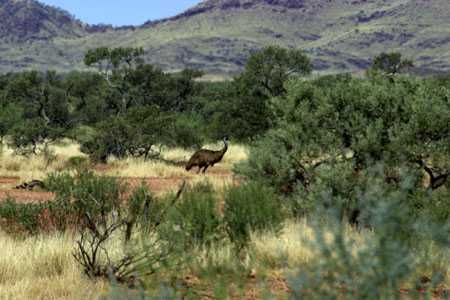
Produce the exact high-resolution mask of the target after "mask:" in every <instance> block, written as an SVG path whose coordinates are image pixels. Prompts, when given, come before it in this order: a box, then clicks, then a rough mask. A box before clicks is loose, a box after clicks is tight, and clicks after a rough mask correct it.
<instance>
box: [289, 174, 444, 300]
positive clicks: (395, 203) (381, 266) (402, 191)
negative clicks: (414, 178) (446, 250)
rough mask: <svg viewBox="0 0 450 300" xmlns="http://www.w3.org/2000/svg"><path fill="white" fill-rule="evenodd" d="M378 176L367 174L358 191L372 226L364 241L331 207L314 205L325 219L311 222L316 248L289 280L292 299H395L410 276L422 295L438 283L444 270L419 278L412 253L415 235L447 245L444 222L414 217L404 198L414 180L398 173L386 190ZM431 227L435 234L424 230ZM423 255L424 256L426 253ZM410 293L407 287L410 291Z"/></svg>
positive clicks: (416, 262)
mask: <svg viewBox="0 0 450 300" xmlns="http://www.w3.org/2000/svg"><path fill="white" fill-rule="evenodd" d="M377 177H378V176H374V177H371V179H370V180H369V182H368V184H367V185H366V190H365V191H361V193H360V197H361V200H362V202H364V203H366V205H367V207H366V208H367V212H368V217H369V218H370V226H372V228H373V234H366V235H365V236H364V241H363V242H361V241H359V242H358V241H357V240H356V239H355V238H354V236H355V233H354V232H351V231H350V232H349V230H348V229H346V226H345V225H343V224H342V223H339V213H338V212H336V211H335V210H334V207H330V208H329V209H328V210H324V209H323V208H318V213H319V214H320V215H322V216H323V215H326V216H327V224H326V225H324V224H320V223H317V224H316V226H315V228H316V231H315V241H314V242H313V244H312V245H311V247H313V248H314V249H315V251H316V252H315V256H314V259H313V261H311V263H310V264H308V267H307V270H305V269H302V270H301V272H299V273H298V274H297V275H296V276H292V277H291V279H290V283H291V286H293V287H295V288H294V298H296V299H297V298H299V299H300V298H305V297H306V298H308V299H336V298H342V299H398V298H401V289H402V287H404V286H405V282H406V281H407V280H411V277H413V278H412V279H413V281H415V284H416V288H417V289H422V290H424V291H425V292H426V294H427V295H429V294H430V293H431V290H432V289H433V288H435V287H436V286H437V285H439V284H440V282H441V280H442V279H443V278H444V277H443V276H444V275H445V274H444V273H443V272H445V270H442V269H441V270H439V269H436V270H433V274H432V276H431V277H429V278H428V279H427V280H429V281H430V282H429V283H427V282H425V281H423V274H417V275H416V274H415V270H416V268H417V266H418V264H419V263H420V262H419V261H418V260H417V258H416V257H415V252H416V251H417V250H418V248H419V243H418V240H420V241H421V243H424V244H428V243H439V244H441V245H442V246H443V247H448V245H449V243H450V240H449V239H448V229H449V227H448V225H445V226H442V224H441V225H440V226H439V227H433V225H432V224H433V223H432V222H430V221H429V220H427V221H426V223H423V222H420V221H418V219H417V218H416V217H414V216H413V214H412V213H411V206H410V205H408V199H407V198H408V195H409V194H410V191H411V189H413V188H414V184H412V185H411V182H410V181H409V179H408V177H404V178H403V180H402V183H401V185H400V187H399V190H398V191H389V190H386V189H385V185H384V184H383V183H382V182H380V181H379V180H378V179H377ZM380 183H381V185H380ZM324 197H329V198H330V199H329V200H328V202H330V203H332V202H335V201H339V199H336V200H335V199H333V198H334V196H333V195H330V194H328V195H326V196H324ZM431 228H433V229H432V231H433V232H434V233H432V234H429V231H428V229H431ZM325 231H328V232H331V237H330V235H329V236H327V237H325V234H324V232H325ZM425 232H426V233H425ZM419 237H420V238H419ZM442 237H444V238H442ZM422 239H425V240H422ZM428 255H431V254H428ZM422 259H424V260H429V259H431V256H426V257H423V258H422ZM414 295H415V291H413V290H411V291H410V292H409V296H411V297H412V296H414ZM417 296H418V295H417Z"/></svg>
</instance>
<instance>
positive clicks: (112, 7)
mask: <svg viewBox="0 0 450 300" xmlns="http://www.w3.org/2000/svg"><path fill="white" fill-rule="evenodd" d="M40 1H41V2H43V3H46V4H50V5H53V6H58V7H61V8H63V9H65V10H67V11H69V12H70V13H71V14H73V15H75V16H76V17H77V18H78V19H80V20H82V21H83V22H86V23H89V24H99V23H104V24H112V25H116V26H120V25H140V24H142V23H144V22H145V21H148V20H156V19H161V18H166V17H170V16H174V15H176V14H178V13H180V12H183V11H184V10H186V9H187V8H189V7H191V6H193V5H195V4H197V3H200V2H201V1H200V0H40Z"/></svg>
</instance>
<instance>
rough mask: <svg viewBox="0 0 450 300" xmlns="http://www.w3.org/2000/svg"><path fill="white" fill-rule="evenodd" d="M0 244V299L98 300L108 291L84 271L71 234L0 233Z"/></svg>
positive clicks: (102, 284) (104, 284)
mask: <svg viewBox="0 0 450 300" xmlns="http://www.w3.org/2000/svg"><path fill="white" fill-rule="evenodd" d="M0 245H1V255H0V299H15V300H16V299H19V300H20V299H24V300H25V299H45V300H51V299H97V298H99V296H100V294H101V293H103V292H105V291H106V290H107V285H106V283H103V282H100V281H99V282H93V281H90V280H89V279H87V278H86V277H85V276H84V275H83V274H82V272H81V270H80V268H79V267H78V265H77V264H76V262H75V260H74V259H73V257H72V251H73V247H74V240H73V239H72V238H71V237H69V236H64V235H54V236H39V237H30V238H25V239H13V238H11V237H9V236H7V235H5V234H3V233H1V232H0Z"/></svg>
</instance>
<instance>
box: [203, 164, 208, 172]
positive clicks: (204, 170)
mask: <svg viewBox="0 0 450 300" xmlns="http://www.w3.org/2000/svg"><path fill="white" fill-rule="evenodd" d="M208 167H209V166H208V165H206V166H205V168H204V169H203V174H205V173H206V170H207V169H208Z"/></svg>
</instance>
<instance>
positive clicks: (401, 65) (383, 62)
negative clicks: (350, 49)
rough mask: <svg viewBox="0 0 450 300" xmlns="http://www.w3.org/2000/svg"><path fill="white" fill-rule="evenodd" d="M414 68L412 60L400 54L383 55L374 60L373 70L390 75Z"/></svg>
mask: <svg viewBox="0 0 450 300" xmlns="http://www.w3.org/2000/svg"><path fill="white" fill-rule="evenodd" d="M412 67H414V63H413V62H412V60H410V59H404V58H402V54H401V53H399V52H390V53H385V52H383V53H381V54H380V55H377V56H376V57H375V58H374V59H373V63H372V69H373V70H378V71H382V72H384V73H386V74H389V75H396V74H399V73H402V72H403V71H405V70H407V69H408V68H412Z"/></svg>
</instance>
